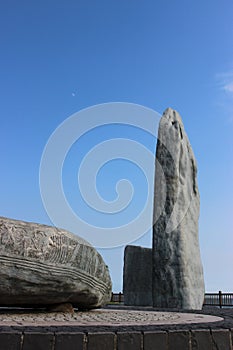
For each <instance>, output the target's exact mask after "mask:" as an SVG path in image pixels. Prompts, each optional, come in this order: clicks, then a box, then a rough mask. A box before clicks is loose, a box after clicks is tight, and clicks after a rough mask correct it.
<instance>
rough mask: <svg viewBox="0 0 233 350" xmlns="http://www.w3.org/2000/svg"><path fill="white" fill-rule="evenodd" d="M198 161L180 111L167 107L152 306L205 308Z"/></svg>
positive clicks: (159, 155) (159, 162)
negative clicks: (203, 306) (200, 239)
mask: <svg viewBox="0 0 233 350" xmlns="http://www.w3.org/2000/svg"><path fill="white" fill-rule="evenodd" d="M199 204H200V200H199V192H198V187H197V165H196V160H195V157H194V154H193V151H192V148H191V145H190V143H189V140H188V137H187V135H186V133H185V130H184V126H183V123H182V120H181V117H180V116H179V114H178V113H177V112H176V111H174V110H172V109H171V108H168V109H167V110H166V111H165V112H164V114H163V116H162V118H161V121H160V125H159V132H158V141H157V149H156V170H155V194H154V226H153V266H152V270H153V272H152V284H153V287H152V290H153V292H152V294H153V305H154V307H161V308H181V309H201V308H202V304H203V300H204V279H203V269H202V263H201V257H200V249H199V239H198V218H199Z"/></svg>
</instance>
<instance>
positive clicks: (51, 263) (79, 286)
mask: <svg viewBox="0 0 233 350" xmlns="http://www.w3.org/2000/svg"><path fill="white" fill-rule="evenodd" d="M0 266H1V269H0V305H22V304H23V305H35V304H38V305H41V304H43V305H49V304H59V303H72V304H75V306H77V307H80V308H96V307H99V306H102V305H105V304H106V303H107V302H109V300H110V298H111V289H112V285H111V279H110V275H109V271H108V268H107V266H106V265H105V263H104V261H103V259H102V257H101V255H100V254H99V253H98V252H97V251H96V249H95V248H93V247H92V246H91V245H90V244H89V243H87V242H86V241H85V240H83V239H82V238H80V237H78V236H76V235H73V234H71V233H69V232H67V231H65V230H62V229H57V228H56V227H51V226H46V225H40V224H35V223H28V222H24V221H18V220H12V219H8V218H4V217H0Z"/></svg>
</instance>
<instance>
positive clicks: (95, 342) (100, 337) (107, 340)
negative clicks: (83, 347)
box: [87, 332, 115, 350]
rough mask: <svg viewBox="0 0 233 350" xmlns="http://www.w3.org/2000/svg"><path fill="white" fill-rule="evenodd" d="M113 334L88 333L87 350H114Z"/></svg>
mask: <svg viewBox="0 0 233 350" xmlns="http://www.w3.org/2000/svg"><path fill="white" fill-rule="evenodd" d="M114 342H115V333H110V332H109V333H88V336H87V350H114Z"/></svg>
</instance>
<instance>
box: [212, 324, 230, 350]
mask: <svg viewBox="0 0 233 350" xmlns="http://www.w3.org/2000/svg"><path fill="white" fill-rule="evenodd" d="M230 338H231V337H230V332H229V330H227V329H219V330H216V329H214V330H212V341H213V350H231V349H232V346H231V339H230Z"/></svg>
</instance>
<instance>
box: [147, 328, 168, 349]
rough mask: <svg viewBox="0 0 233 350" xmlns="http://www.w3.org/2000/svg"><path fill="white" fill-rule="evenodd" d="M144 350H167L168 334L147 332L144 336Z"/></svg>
mask: <svg viewBox="0 0 233 350" xmlns="http://www.w3.org/2000/svg"><path fill="white" fill-rule="evenodd" d="M143 343H144V348H143V350H155V349H156V350H167V349H168V335H167V332H145V333H144V336H143Z"/></svg>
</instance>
